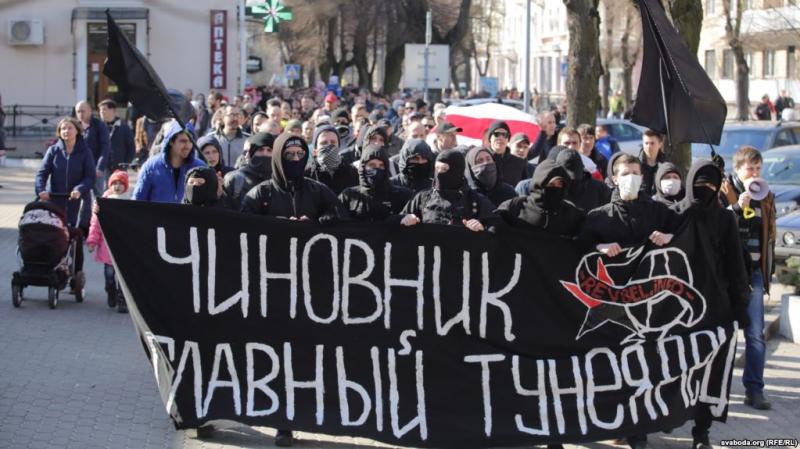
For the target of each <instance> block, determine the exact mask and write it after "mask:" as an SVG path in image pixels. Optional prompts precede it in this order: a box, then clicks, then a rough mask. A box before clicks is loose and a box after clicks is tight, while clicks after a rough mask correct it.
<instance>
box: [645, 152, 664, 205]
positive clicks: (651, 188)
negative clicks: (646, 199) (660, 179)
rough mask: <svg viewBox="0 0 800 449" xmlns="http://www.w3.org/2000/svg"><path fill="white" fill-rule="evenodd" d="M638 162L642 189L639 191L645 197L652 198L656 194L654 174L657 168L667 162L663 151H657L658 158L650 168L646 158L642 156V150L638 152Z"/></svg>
mask: <svg viewBox="0 0 800 449" xmlns="http://www.w3.org/2000/svg"><path fill="white" fill-rule="evenodd" d="M639 160H640V161H641V162H642V187H641V188H640V190H641V191H642V192H644V193H645V194H646V195H647V196H653V195H655V194H656V186H655V179H656V172H658V167H660V166H661V164H663V163H664V162H666V161H667V157H666V156H665V155H664V152H663V151H659V152H658V157H656V165H654V166H652V167H651V166H649V165H647V156H646V155H645V154H644V150H642V151H640V152H639Z"/></svg>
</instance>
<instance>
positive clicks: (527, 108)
mask: <svg viewBox="0 0 800 449" xmlns="http://www.w3.org/2000/svg"><path fill="white" fill-rule="evenodd" d="M523 60H524V61H525V92H524V93H523V95H522V100H523V101H524V102H525V112H526V113H529V112H530V110H531V0H527V1H526V5H525V57H524V58H523Z"/></svg>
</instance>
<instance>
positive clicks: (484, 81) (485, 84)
mask: <svg viewBox="0 0 800 449" xmlns="http://www.w3.org/2000/svg"><path fill="white" fill-rule="evenodd" d="M478 84H479V85H480V87H481V90H485V91H486V92H488V93H489V96H490V97H496V96H497V91H498V81H497V78H495V77H493V76H482V77H480V80H479V81H478Z"/></svg>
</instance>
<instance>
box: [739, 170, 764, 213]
mask: <svg viewBox="0 0 800 449" xmlns="http://www.w3.org/2000/svg"><path fill="white" fill-rule="evenodd" d="M744 187H745V190H747V192H748V193H750V198H751V199H753V200H756V201H761V200H763V199H764V198H766V197H767V195H769V184H767V180H766V179H764V178H753V179H750V180H748V181H747V182H745V185H744ZM742 212H743V214H744V218H745V219H747V220H749V219H751V218H753V217H755V216H756V211H755V210H753V208H752V207H749V206H748V207H745V208H744V210H743V211H742Z"/></svg>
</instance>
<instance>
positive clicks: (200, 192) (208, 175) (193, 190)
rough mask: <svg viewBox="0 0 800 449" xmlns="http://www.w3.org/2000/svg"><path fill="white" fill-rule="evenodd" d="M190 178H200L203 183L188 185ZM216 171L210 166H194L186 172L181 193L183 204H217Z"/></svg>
mask: <svg viewBox="0 0 800 449" xmlns="http://www.w3.org/2000/svg"><path fill="white" fill-rule="evenodd" d="M192 178H201V179H204V180H205V182H204V183H203V185H198V186H192V185H189V180H190V179H192ZM217 187H218V181H217V172H216V171H214V169H213V168H211V167H194V168H192V169H191V170H189V171H188V172H187V173H186V188H185V189H184V193H183V202H184V204H191V205H193V206H205V207H209V206H214V205H215V204H217V200H218V199H219V198H218V197H217Z"/></svg>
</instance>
